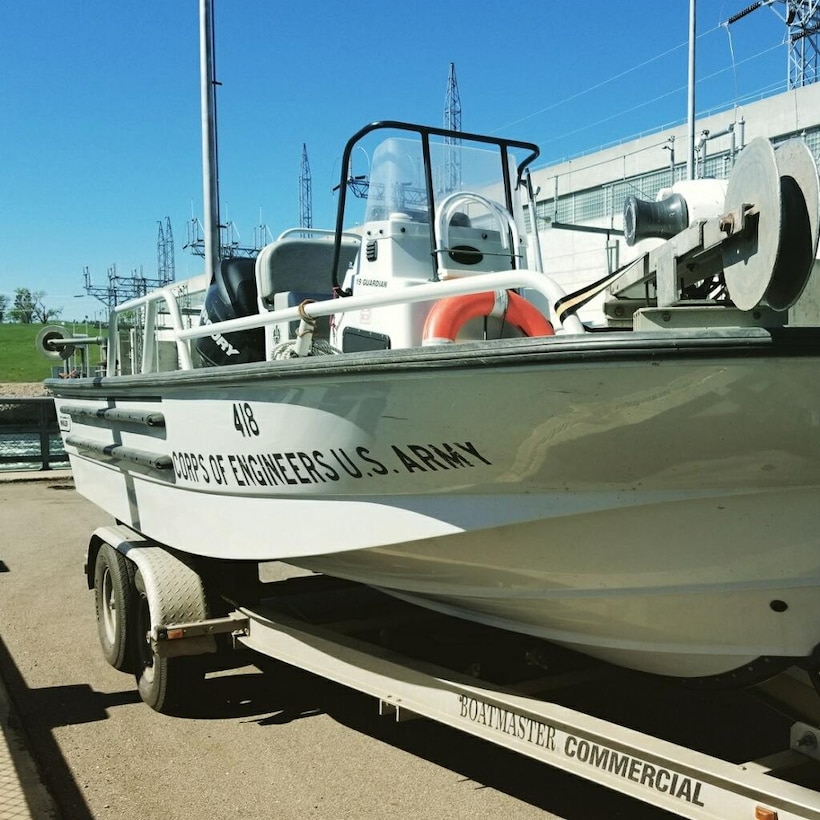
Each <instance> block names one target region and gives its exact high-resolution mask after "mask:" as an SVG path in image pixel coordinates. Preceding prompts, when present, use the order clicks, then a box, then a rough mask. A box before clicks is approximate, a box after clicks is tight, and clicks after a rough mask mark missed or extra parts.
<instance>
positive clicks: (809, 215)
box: [41, 4, 820, 684]
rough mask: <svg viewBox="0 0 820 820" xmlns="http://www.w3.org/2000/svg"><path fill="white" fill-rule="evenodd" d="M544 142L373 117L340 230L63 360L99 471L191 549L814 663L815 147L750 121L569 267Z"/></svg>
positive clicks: (595, 629) (754, 668) (658, 653)
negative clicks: (541, 202) (607, 265)
mask: <svg viewBox="0 0 820 820" xmlns="http://www.w3.org/2000/svg"><path fill="white" fill-rule="evenodd" d="M206 5H207V4H206ZM203 41H204V42H205V43H207V42H208V41H209V38H207V37H205V38H204V39H203ZM206 62H207V60H206ZM203 87H204V88H207V83H206V84H205V85H204V86H203ZM210 88H211V89H212V88H213V86H212V84H211V85H210ZM208 93H209V92H208V91H207V90H206V91H204V92H203V97H207V96H208ZM210 93H212V91H211V92H210ZM203 122H204V123H205V124H206V128H205V129H204V131H205V132H206V138H205V142H206V143H209V138H208V137H207V125H208V124H209V122H210V119H209V116H208V115H207V114H206V115H205V116H204V118H203ZM360 149H361V153H358V152H359V151H360ZM362 154H363V155H364V156H366V157H367V158H368V160H369V164H370V167H369V173H368V174H367V176H366V177H365V178H360V177H357V176H354V175H353V174H352V171H351V170H350V169H351V168H352V158H353V156H354V155H355V156H357V157H359V156H361V155H362ZM537 156H538V149H537V147H536V146H535V145H532V144H529V143H522V142H518V141H513V140H505V139H500V138H495V137H485V136H480V135H474V134H464V133H455V132H448V131H444V130H442V129H437V128H429V127H422V126H415V125H409V124H406V123H399V122H384V123H376V124H373V125H370V126H367V127H365V128H363V129H362V130H361V131H360V132H359V133H357V134H356V135H355V136H354V137H353V138H352V139H351V140H350V141H349V143H348V144H347V146H346V148H345V151H344V154H343V158H342V165H341V167H342V168H343V169H344V171H343V173H342V176H341V179H340V185H339V189H338V192H339V210H338V218H337V223H336V227H335V230H333V231H326V232H322V231H308V230H305V229H302V228H297V229H295V230H293V231H289V232H285V233H284V234H283V235H282V236H280V237H279V238H278V239H277V240H276V241H275V242H273V243H271V244H270V245H268V246H267V247H266V248H264V249H263V250H262V251H261V252H260V253H259V255H258V257H257V258H256V259H255V260H253V259H226V260H221V262H219V261H214V260H213V258H212V256H209V257H208V258H209V264H208V269H207V271H208V275H207V276H205V277H200V280H201V281H199V282H194V281H189V282H185V283H178V284H174V285H171V286H168V287H165V288H163V289H161V290H159V291H156V292H154V293H149V294H147V295H145V296H143V297H140V298H137V299H133V300H131V301H129V302H127V303H125V304H121V305H118V306H117V307H116V308H115V309H114V310H113V311H112V313H111V317H110V322H109V331H108V350H107V359H108V363H107V373H108V375H106V376H103V377H96V378H80V379H62V380H58V379H53V380H49V381H48V382H47V385H48V387H49V388H50V390H51V391H52V393H53V394H54V396H55V402H56V406H57V412H58V417H59V421H60V427H61V430H62V435H63V442H64V445H65V449H66V451H67V452H68V454H69V457H70V461H71V467H72V471H73V475H74V479H75V482H76V486H77V489H78V490H79V491H80V492H81V493H82V494H83V495H85V496H86V497H88V498H89V499H91V500H92V501H94V502H95V503H96V504H98V505H99V506H100V507H101V508H103V509H104V510H106V511H107V512H108V513H110V514H111V515H112V516H114V518H116V519H117V520H118V521H120V522H123V523H125V524H127V525H128V526H129V527H131V528H133V529H134V530H136V531H138V532H140V533H143V534H144V535H145V536H147V537H149V538H150V539H153V540H154V541H157V542H159V543H162V544H165V545H167V546H168V547H170V548H172V549H173V550H174V551H175V553H176V554H178V555H179V556H181V557H182V558H183V559H184V560H185V561H187V562H189V563H191V564H192V565H197V563H201V562H202V561H204V560H208V561H210V562H211V563H212V562H213V561H224V562H264V561H271V560H282V561H286V562H290V563H292V564H294V565H297V566H299V567H303V568H306V569H309V570H313V571H316V572H322V573H327V574H330V575H333V576H338V577H341V578H347V579H352V580H355V581H359V582H363V583H365V584H368V585H371V586H375V587H378V588H381V589H383V590H386V591H387V592H389V593H391V594H393V595H395V596H399V597H402V598H405V599H408V600H411V601H414V602H417V603H420V604H422V605H424V606H427V607H431V608H434V609H438V610H442V611H445V612H448V613H452V614H455V615H458V616H462V617H464V618H468V619H472V620H475V621H478V622H483V623H488V624H492V625H495V626H499V627H503V628H506V629H510V630H513V631H517V632H522V633H527V634H531V635H535V636H539V637H542V638H545V639H548V640H550V641H554V642H557V643H559V644H562V645H565V646H569V647H572V648H573V649H577V650H579V651H581V652H584V653H587V654H589V655H592V656H595V657H598V658H602V659H604V660H607V661H611V662H613V663H616V664H620V665H623V666H627V667H632V668H634V669H638V670H644V671H647V672H651V673H657V674H662V675H672V676H679V677H682V678H689V679H697V680H698V681H699V682H701V681H710V682H715V683H718V684H720V683H723V682H726V681H728V682H737V683H745V682H748V681H751V680H754V679H757V678H763V677H766V676H767V675H770V674H773V673H774V672H776V671H778V670H779V669H780V668H781V667H783V666H784V665H789V664H792V663H795V662H801V663H803V664H804V665H806V666H807V667H809V668H814V667H813V664H815V663H817V657H816V655H817V653H816V651H815V648H816V647H817V646H818V644H820V617H818V616H820V547H819V546H818V535H817V531H818V528H817V521H816V509H817V505H818V497H819V495H820V493H819V489H820V434H818V431H819V430H820V378H819V376H820V311H818V310H817V309H816V307H815V308H812V306H813V305H816V301H815V300H814V298H813V297H812V298H809V297H808V296H805V297H804V296H803V294H804V291H805V290H806V286H807V284H808V283H809V280H810V276H811V272H812V269H813V265H814V260H815V256H816V253H817V244H818V223H820V216H819V214H820V206H819V205H818V187H820V186H818V177H817V169H816V167H815V163H814V160H813V159H812V156H811V154H810V153H809V151H808V149H807V148H806V146H805V145H804V144H803V143H802V142H789V143H786V144H785V145H782V146H780V147H778V148H777V150H776V151H775V149H774V148H773V147H772V146H771V145H770V144H769V143H768V142H767V141H765V140H755V141H753V142H752V143H750V144H749V145H748V146H747V147H746V148H745V149H744V150H743V152H742V153H741V155H740V158H739V160H738V162H737V164H736V166H735V169H734V171H733V173H732V176H731V178H730V180H729V182H728V186H725V185H723V186H720V185H718V186H716V185H715V183H714V182H713V181H708V180H705V181H702V182H700V183H698V182H697V181H696V182H694V183H687V184H685V185H682V186H680V187H679V188H678V189H677V190H674V191H672V192H667V193H668V195H666V194H665V198H664V199H663V200H662V201H661V202H658V203H652V204H650V203H639V202H637V201H635V200H631V201H630V202H628V203H627V207H626V210H625V229H626V234H627V238H628V241H629V242H635V241H637V240H640V241H643V240H644V239H646V240H647V242H645V244H647V245H651V246H652V247H651V248H650V249H649V250H648V251H646V252H645V253H642V254H641V255H639V256H638V258H637V259H636V261H635V262H634V263H632V264H630V265H627V266H626V267H625V268H622V269H619V270H617V271H612V272H603V271H602V274H603V275H602V278H601V279H600V280H599V281H598V282H595V283H591V284H587V285H585V286H582V287H579V289H578V290H576V291H574V292H572V293H569V294H567V293H565V292H564V291H563V290H562V289H561V288H560V287H559V286H558V285H557V284H556V283H555V282H554V281H553V280H552V279H551V278H550V275H549V271H544V270H543V266H542V262H541V253H540V248H539V244H538V234H537V231H535V230H533V228H532V225H533V219H532V217H533V215H534V214H535V213H536V208H535V200H534V196H533V193H532V188H531V185H530V181H529V175H528V168H529V166H530V165H531V164H532V162H533V161H534V160H535V158H536V157H537ZM205 182H206V211H207V203H208V198H209V196H210V197H212V195H213V194H212V192H210V193H209V190H208V189H209V175H208V174H206V179H205ZM209 230H210V234H209ZM649 239H652V240H653V241H652V242H649V241H648V240H649ZM206 246H208V247H210V248H213V246H214V242H213V228H212V227H211V228H209V226H208V225H207V224H206ZM639 247H640V246H639ZM600 293H605V294H606V304H605V313H603V314H602V315H601V321H600V323H599V324H598V325H597V326H596V327H594V328H591V327H589V326H586V325H584V324H582V323H581V321H580V320H579V318H578V315H577V311H578V310H579V308H580V307H582V306H583V305H585V304H587V303H588V302H589V300H590V299H591V298H592V297H593V296H595V295H596V294H600ZM801 297H803V302H802V303H801ZM801 304H802V305H803V308H804V309H802V310H801V314H800V315H801V316H803V317H805V316H806V315H808V316H810V317H811V320H810V321H809V322H806V321H803V322H802V325H803V326H795V325H794V322H793V320H792V319H791V316H792V314H791V313H790V310H791V309H792V308H793V307H794V306H795V305H798V306H800V305H801ZM812 310H813V311H814V313H812ZM790 321H791V324H790ZM41 341H42V344H43V347H44V349H45V350H46V351H47V352H48V353H49V354H50V355H53V356H60V355H65V354H66V352H67V351H68V350H69V349H70V347H71V346H76V345H82V344H86V343H88V342H90V341H92V340H77V339H66V338H64V331H62V330H61V329H46V330H45V331H44V332H43V333H42V334H41Z"/></svg>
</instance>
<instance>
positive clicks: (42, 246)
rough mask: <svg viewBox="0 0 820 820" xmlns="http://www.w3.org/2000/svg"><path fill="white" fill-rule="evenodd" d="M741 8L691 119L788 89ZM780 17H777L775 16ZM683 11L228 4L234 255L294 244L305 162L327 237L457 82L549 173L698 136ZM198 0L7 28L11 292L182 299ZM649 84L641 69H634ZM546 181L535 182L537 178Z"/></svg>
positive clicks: (3, 216)
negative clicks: (638, 144) (347, 165)
mask: <svg viewBox="0 0 820 820" xmlns="http://www.w3.org/2000/svg"><path fill="white" fill-rule="evenodd" d="M746 5H747V0H737V2H734V0H699V2H698V7H697V8H698V12H697V15H698V26H697V29H698V35H699V37H698V72H697V73H698V85H697V109H698V112H704V113H706V112H710V111H713V110H715V109H718V108H727V107H731V106H732V105H733V104H742V103H743V102H744V101H748V100H750V99H753V98H755V97H756V96H760V95H761V94H764V95H765V94H769V93H774V92H776V91H781V90H784V89H785V82H786V67H787V52H786V46H785V45H784V38H785V32H786V29H785V25H784V24H783V23H782V21H781V20H780V19H779V18H778V16H777V15H776V14H775V12H774V11H773V9H771V8H761V9H759V10H758V11H756V12H755V13H754V14H751V15H749V16H748V17H746V18H744V19H743V20H741V21H739V22H738V23H736V24H735V25H733V26H732V27H731V29H727V28H726V27H725V26H721V25H720V24H721V23H722V22H723V21H725V20H726V19H727V18H728V17H729V16H730V15H732V14H734V13H736V12H738V11H740V10H741V9H742V8H743V7H745V6H746ZM774 8H778V9H782V4H775V6H774ZM688 17H689V3H688V0H663V2H659V1H658V0H631V2H620V3H613V2H603V0H586V2H584V3H567V2H564V3H558V2H554V0H553V1H552V2H550V0H540V2H534V0H530V1H529V2H527V1H526V0H506V2H504V3H499V2H497V0H494V2H490V1H489V0H473V2H470V3H464V2H458V3H456V2H453V1H452V0H439V2H437V3H416V4H410V5H408V4H404V3H384V2H375V1H374V0H348V2H346V3H341V2H338V1H337V2H333V0H312V1H311V0H305V1H304V2H299V3H297V2H281V0H279V1H277V0H243V1H242V2H240V0H232V1H231V0H216V14H215V18H216V38H217V46H216V66H217V78H218V80H219V81H220V82H221V83H222V85H221V88H220V90H219V95H218V114H219V150H220V187H221V199H222V215H223V219H225V218H227V219H230V220H232V221H233V222H234V223H235V224H236V226H237V228H238V230H239V232H240V235H241V239H242V241H243V243H247V244H251V242H252V239H253V232H254V227H255V226H256V225H258V224H259V223H260V214H261V221H262V222H264V223H265V224H266V225H267V226H268V227H269V229H270V230H271V232H272V233H273V235H274V236H275V235H276V234H278V233H279V232H280V231H282V230H284V229H285V228H287V227H291V226H293V225H296V224H298V177H299V166H300V160H301V151H302V143H306V144H307V149H308V154H309V158H310V166H311V172H312V180H313V184H312V193H313V221H314V225H316V226H324V225H328V226H330V224H331V223H332V220H333V215H334V213H335V210H334V209H335V198H334V196H333V195H332V194H331V188H332V187H333V185H334V184H335V183H336V181H337V177H338V170H339V156H340V154H341V151H342V148H343V145H344V143H345V141H346V140H347V138H348V137H349V136H350V135H351V134H352V133H353V132H355V131H356V130H357V129H358V128H360V127H361V126H362V125H364V124H366V123H368V122H371V121H373V120H377V119H400V120H409V121H417V122H424V123H429V124H433V125H441V124H442V122H443V108H444V96H445V90H446V85H447V73H448V68H449V64H450V63H451V62H453V63H455V66H456V72H457V77H458V84H459V90H460V95H461V103H462V109H463V110H462V126H463V128H464V129H465V130H468V131H473V132H484V133H490V132H492V133H498V134H502V135H504V136H508V137H511V138H517V139H525V140H530V141H533V142H536V143H538V144H539V145H540V146H541V150H542V160H543V163H545V164H549V163H551V162H552V161H556V160H559V159H562V158H564V157H567V156H573V155H576V154H579V153H582V152H586V151H590V150H593V149H595V148H596V147H598V146H601V145H604V144H607V143H610V142H613V141H618V140H621V139H625V138H628V137H631V136H633V135H636V134H638V133H641V132H644V131H648V130H654V129H656V128H659V127H661V126H663V125H666V124H670V123H677V122H681V121H683V120H685V118H686V81H687V49H686V40H687V36H688ZM198 49H199V35H198V2H197V0H140V2H139V3H137V2H128V3H126V2H107V3H99V2H97V3H90V2H82V0H73V2H72V1H71V0H27V2H25V3H4V4H3V5H2V9H0V93H1V94H2V115H0V158H1V160H0V241H1V242H2V254H0V293H5V294H7V295H9V296H10V297H11V296H13V294H14V290H15V288H17V287H28V288H30V289H32V290H43V291H45V292H46V294H47V295H46V298H45V302H46V304H47V305H48V306H49V307H63V309H64V310H63V316H62V318H63V319H69V320H71V319H81V318H82V317H83V316H85V315H88V316H93V315H94V313H95V311H99V309H100V308H101V304H100V303H99V302H97V301H96V300H94V299H93V298H90V297H84V298H76V294H82V293H83V268H84V267H85V266H88V267H89V269H90V272H91V275H92V280H93V283H94V284H95V285H99V286H104V285H105V284H106V281H107V270H108V268H109V267H110V266H111V265H112V264H116V265H117V267H118V270H119V272H120V273H121V274H124V275H128V274H130V273H131V272H132V271H136V270H138V269H140V267H141V268H142V272H143V274H144V275H145V276H146V277H149V278H151V277H155V276H156V271H157V262H156V240H157V222H158V221H160V220H162V221H163V222H164V220H165V218H166V217H169V218H170V220H171V225H172V228H173V231H174V238H175V244H176V248H175V261H176V271H177V278H178V279H179V278H184V277H185V276H188V275H192V274H194V273H198V272H199V271H200V269H201V259H199V258H198V257H195V256H193V255H191V254H190V253H188V252H187V251H184V250H183V248H182V246H183V245H184V244H185V240H186V229H187V224H188V222H189V221H190V220H191V217H192V214H194V215H196V216H198V217H201V215H202V193H201V154H200V144H201V143H200V117H199V53H198ZM639 67H640V68H639ZM540 162H541V161H539V163H540Z"/></svg>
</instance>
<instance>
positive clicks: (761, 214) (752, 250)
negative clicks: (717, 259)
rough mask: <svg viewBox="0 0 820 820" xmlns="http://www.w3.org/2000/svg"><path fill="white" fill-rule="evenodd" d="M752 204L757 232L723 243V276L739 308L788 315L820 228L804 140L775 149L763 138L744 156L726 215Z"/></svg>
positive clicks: (817, 191)
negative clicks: (761, 308)
mask: <svg viewBox="0 0 820 820" xmlns="http://www.w3.org/2000/svg"><path fill="white" fill-rule="evenodd" d="M744 205H753V206H754V207H755V209H756V215H754V216H753V217H750V218H753V219H755V220H756V222H757V230H745V231H742V232H741V233H738V234H737V235H736V236H732V237H729V238H728V239H727V240H726V241H725V242H724V243H723V272H724V276H725V279H726V287H727V288H728V290H729V296H730V297H731V299H732V301H733V302H734V304H735V305H736V306H737V307H739V308H740V309H741V310H752V309H753V308H755V307H757V306H758V305H760V304H761V303H763V304H766V305H768V306H769V307H771V308H772V309H773V310H780V311H782V310H788V309H789V308H790V307H791V306H792V305H793V304H794V303H795V302H796V301H797V300H798V299H799V298H800V294H801V293H802V292H803V289H804V288H805V287H806V283H807V282H808V279H809V276H810V275H811V271H812V267H813V264H814V259H815V255H816V253H817V242H818V229H819V226H820V184H819V183H818V176H817V166H816V165H815V162H814V158H813V157H812V155H811V152H810V151H809V149H808V148H807V147H806V145H805V143H803V142H802V141H800V140H790V141H789V142H787V143H785V144H784V145H782V146H780V147H779V148H778V149H777V151H775V150H774V148H773V147H772V145H771V143H770V142H769V141H768V140H767V139H764V138H762V137H761V138H757V139H755V140H752V142H750V143H749V144H748V145H747V146H746V148H744V150H743V152H742V153H741V155H740V158H739V159H738V161H737V164H736V165H735V168H734V170H733V171H732V176H731V177H730V179H729V186H728V188H727V191H726V204H725V209H726V212H729V211H733V210H740V209H741V208H743V206H744Z"/></svg>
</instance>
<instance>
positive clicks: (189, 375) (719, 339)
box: [44, 327, 820, 396]
mask: <svg viewBox="0 0 820 820" xmlns="http://www.w3.org/2000/svg"><path fill="white" fill-rule="evenodd" d="M812 355H815V356H820V328H817V327H782V328H773V329H764V328H759V327H747V328H706V329H684V330H676V331H674V332H670V331H664V330H658V331H602V332H598V333H589V334H584V335H583V336H581V335H575V334H573V335H571V336H570V335H567V336H548V337H537V338H530V337H528V338H516V339H497V340H490V341H487V340H484V341H471V342H459V343H456V344H452V345H436V346H429V347H419V348H402V349H398V350H379V351H367V352H357V353H343V354H335V355H327V356H316V357H313V356H308V357H302V358H294V359H283V360H277V361H263V362H247V363H244V364H233V365H221V366H217V367H200V368H195V369H193V370H170V371H161V372H158V373H140V374H130V375H118V376H95V377H90V378H80V379H55V378H49V379H46V380H45V382H44V384H45V386H46V388H47V389H48V390H49V391H51V392H52V393H53V394H54V395H56V396H66V395H69V394H71V393H74V392H75V391H79V392H83V393H87V392H88V391H90V390H96V389H103V390H107V391H109V392H116V393H118V392H119V391H121V390H126V391H128V390H131V389H137V388H147V389H154V390H156V388H160V387H178V386H179V387H181V386H184V385H188V384H191V385H201V384H207V385H217V384H228V383H231V384H233V383H235V382H244V383H247V384H252V383H258V382H263V381H269V380H274V381H279V380H297V379H303V378H327V377H334V378H338V377H340V376H344V377H350V376H361V375H365V374H371V375H383V374H386V373H394V372H405V373H412V372H419V371H422V372H431V371H435V370H475V369H480V370H484V369H487V368H493V367H496V368H520V367H526V368H531V367H533V366H536V365H545V364H546V365H556V366H557V365H571V364H592V363H595V364H604V363H607V362H628V361H634V362H636V363H637V362H642V361H655V362H657V361H659V360H663V359H669V360H672V359H674V360H680V359H686V358H702V359H707V358H727V357H731V358H736V357H737V358H749V357H755V358H760V357H795V356H812Z"/></svg>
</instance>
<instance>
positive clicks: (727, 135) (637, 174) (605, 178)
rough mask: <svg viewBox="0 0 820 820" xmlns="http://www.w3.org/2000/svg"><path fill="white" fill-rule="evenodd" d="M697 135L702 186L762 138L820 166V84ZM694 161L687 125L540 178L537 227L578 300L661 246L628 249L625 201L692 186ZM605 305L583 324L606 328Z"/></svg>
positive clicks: (552, 266)
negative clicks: (788, 144) (798, 143)
mask: <svg viewBox="0 0 820 820" xmlns="http://www.w3.org/2000/svg"><path fill="white" fill-rule="evenodd" d="M695 134H696V144H697V151H696V163H695V164H696V174H695V175H696V177H697V178H703V177H714V178H717V179H726V178H728V177H729V175H730V173H731V170H732V167H733V165H734V162H735V160H736V158H737V155H738V154H739V152H740V151H742V150H743V147H744V146H745V145H747V144H748V143H749V142H750V141H751V140H752V139H754V138H755V137H760V136H762V137H768V138H769V139H770V140H772V142H773V143H775V144H777V143H779V142H781V141H783V140H787V139H790V138H794V137H797V138H800V139H803V140H805V141H806V143H807V145H808V147H809V148H810V150H811V151H812V153H813V154H814V157H815V159H817V160H818V161H820V83H814V84H812V85H807V86H804V87H802V88H797V89H795V90H792V91H788V92H785V93H783V94H780V95H777V96H774V97H769V98H767V99H763V100H760V101H758V102H754V103H751V104H747V105H744V106H742V107H738V108H735V109H733V110H730V111H725V112H722V113H720V114H715V115H712V116H709V117H706V118H704V119H701V120H698V121H697V122H696V128H695ZM687 156H688V130H687V126H686V124H683V125H681V126H679V127H676V128H673V129H671V130H666V131H659V132H657V133H652V134H648V135H646V136H642V137H640V138H638V139H634V140H631V141H629V142H623V143H620V144H618V145H615V146H612V147H609V148H606V149H605V150H601V151H598V152H596V153H593V154H586V155H583V156H579V157H576V158H573V159H570V160H567V161H565V162H562V163H560V164H557V165H552V166H548V167H542V168H538V169H537V170H535V171H534V172H533V184H534V186H535V187H536V188H539V189H540V191H539V194H538V197H537V208H536V210H537V214H536V216H537V226H538V232H539V236H540V239H541V248H542V254H543V258H544V269H545V270H546V271H547V273H549V274H550V275H551V276H552V277H554V279H555V280H556V281H557V282H558V283H559V284H561V285H562V287H564V289H565V290H566V291H567V292H570V291H572V290H575V289H577V288H579V287H582V286H583V285H585V284H588V283H591V282H593V281H595V280H597V279H600V278H601V277H603V276H604V275H605V274H606V273H608V272H611V271H613V270H615V269H616V268H618V267H619V266H621V265H623V264H625V263H627V262H629V261H630V260H632V259H634V258H636V257H637V256H638V255H640V254H641V253H643V252H644V251H645V250H648V248H649V247H650V246H651V245H650V243H654V244H657V243H658V242H659V241H660V240H643V241H641V242H638V243H636V244H635V245H634V246H632V247H628V246H627V245H626V243H625V241H624V238H623V236H622V230H623V206H624V201H625V200H626V198H627V197H628V196H630V195H635V196H637V197H639V198H640V199H646V200H654V199H655V198H656V197H657V195H658V192H659V191H660V190H661V189H663V188H667V187H670V186H671V185H672V184H673V183H675V182H678V181H680V180H683V179H686V174H687ZM567 226H572V227H567ZM815 278H818V277H815ZM604 298H605V294H602V295H601V296H598V297H596V298H595V299H594V300H593V301H592V302H590V303H589V305H587V306H586V307H585V308H582V310H581V311H580V313H579V315H580V316H581V319H582V320H583V321H585V322H596V321H598V322H600V321H601V317H602V304H603V301H604Z"/></svg>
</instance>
